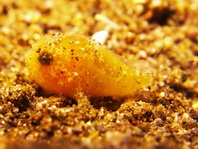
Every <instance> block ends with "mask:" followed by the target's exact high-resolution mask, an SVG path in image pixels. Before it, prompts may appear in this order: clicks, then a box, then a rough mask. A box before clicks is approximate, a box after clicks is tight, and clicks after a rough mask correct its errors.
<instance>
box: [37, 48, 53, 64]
mask: <svg viewBox="0 0 198 149" xmlns="http://www.w3.org/2000/svg"><path fill="white" fill-rule="evenodd" d="M38 60H39V62H40V63H41V65H50V64H51V63H52V61H53V55H52V54H50V53H48V52H46V51H44V52H42V53H41V54H40V55H39V57H38Z"/></svg>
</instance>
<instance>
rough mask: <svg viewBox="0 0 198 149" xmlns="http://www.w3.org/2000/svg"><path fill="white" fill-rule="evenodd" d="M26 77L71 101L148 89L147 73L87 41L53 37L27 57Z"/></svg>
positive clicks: (62, 35)
mask: <svg viewBox="0 0 198 149" xmlns="http://www.w3.org/2000/svg"><path fill="white" fill-rule="evenodd" d="M27 67H28V70H29V74H30V76H31V78H32V79H33V80H35V81H36V82H37V83H38V84H39V85H40V86H41V87H42V88H43V89H44V90H45V91H46V92H47V93H49V94H59V93H62V94H64V95H66V96H71V97H73V96H74V95H75V94H76V93H78V92H83V93H84V94H85V95H90V96H127V95H132V94H133V93H134V91H136V90H137V89H139V88H141V87H145V86H147V85H150V84H151V82H152V77H151V75H150V74H148V73H147V72H142V71H139V70H135V69H132V68H130V67H128V66H127V65H126V64H124V63H123V62H122V61H121V60H120V59H119V58H118V57H117V56H116V55H115V54H114V53H112V52H111V51H109V50H107V49H105V46H102V45H100V44H99V43H98V42H96V41H94V40H93V39H91V38H90V37H86V36H81V35H76V34H69V35H64V34H52V35H47V36H45V37H43V38H42V39H41V40H40V41H39V42H38V43H36V44H35V45H34V46H33V48H32V49H31V50H30V52H29V53H28V55H27Z"/></svg>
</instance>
